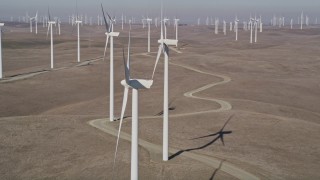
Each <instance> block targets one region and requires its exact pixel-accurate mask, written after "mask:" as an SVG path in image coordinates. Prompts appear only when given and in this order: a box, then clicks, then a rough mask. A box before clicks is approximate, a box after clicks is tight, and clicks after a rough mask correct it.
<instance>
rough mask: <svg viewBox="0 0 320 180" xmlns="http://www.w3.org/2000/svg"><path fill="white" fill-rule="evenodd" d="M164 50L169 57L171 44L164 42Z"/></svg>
mask: <svg viewBox="0 0 320 180" xmlns="http://www.w3.org/2000/svg"><path fill="white" fill-rule="evenodd" d="M163 52H164V53H165V54H166V55H167V56H168V57H169V46H168V45H167V44H165V43H163Z"/></svg>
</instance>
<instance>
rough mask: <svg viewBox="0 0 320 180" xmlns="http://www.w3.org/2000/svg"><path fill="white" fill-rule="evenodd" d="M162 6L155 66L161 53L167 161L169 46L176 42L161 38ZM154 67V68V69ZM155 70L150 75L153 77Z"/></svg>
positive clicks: (164, 157)
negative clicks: (162, 57) (162, 60)
mask: <svg viewBox="0 0 320 180" xmlns="http://www.w3.org/2000/svg"><path fill="white" fill-rule="evenodd" d="M162 19H163V15H162V6H161V21H160V23H161V35H160V39H159V40H158V43H159V44H160V45H159V50H158V54H157V60H156V65H157V64H158V62H159V59H160V55H161V53H164V90H163V91H164V96H163V161H168V159H169V112H168V110H169V104H168V99H169V47H168V46H169V45H171V46H176V45H177V44H178V41H177V40H173V39H167V38H163V26H164V27H165V21H164V20H163V21H162ZM156 65H155V67H156ZM154 72H155V68H154V71H153V74H152V79H153V76H154Z"/></svg>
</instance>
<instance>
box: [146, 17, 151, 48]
mask: <svg viewBox="0 0 320 180" xmlns="http://www.w3.org/2000/svg"><path fill="white" fill-rule="evenodd" d="M146 21H147V23H148V53H149V52H150V25H151V22H152V19H150V18H149V17H147V19H146Z"/></svg>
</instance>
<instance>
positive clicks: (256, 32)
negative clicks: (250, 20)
mask: <svg viewBox="0 0 320 180" xmlns="http://www.w3.org/2000/svg"><path fill="white" fill-rule="evenodd" d="M258 21H259V20H258V19H257V18H254V28H255V29H254V42H255V43H256V42H257V40H258Z"/></svg>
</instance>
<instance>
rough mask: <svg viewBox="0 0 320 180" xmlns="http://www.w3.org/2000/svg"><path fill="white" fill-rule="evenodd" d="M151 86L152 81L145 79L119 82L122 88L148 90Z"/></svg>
mask: <svg viewBox="0 0 320 180" xmlns="http://www.w3.org/2000/svg"><path fill="white" fill-rule="evenodd" d="M152 84H153V80H146V79H130V80H129V81H128V82H127V81H126V80H125V79H124V80H122V81H121V85H122V86H124V87H125V88H132V89H150V88H151V86H152Z"/></svg>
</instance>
